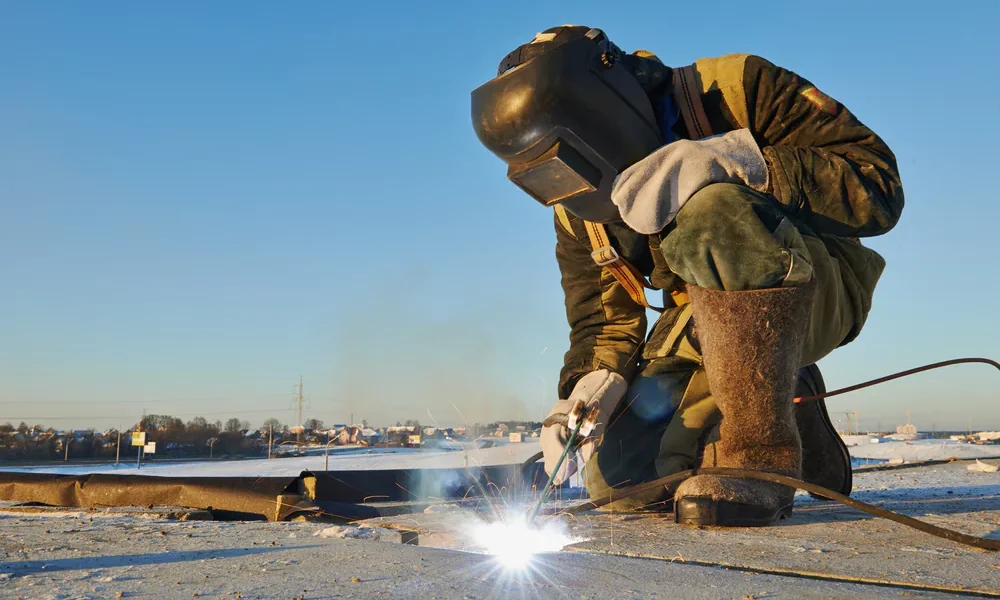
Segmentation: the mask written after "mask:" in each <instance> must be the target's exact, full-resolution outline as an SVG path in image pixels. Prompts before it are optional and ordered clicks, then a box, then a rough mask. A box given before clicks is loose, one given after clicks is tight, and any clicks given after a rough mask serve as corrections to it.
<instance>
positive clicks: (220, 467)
mask: <svg viewBox="0 0 1000 600" xmlns="http://www.w3.org/2000/svg"><path fill="white" fill-rule="evenodd" d="M538 451H539V444H538V440H531V441H528V442H524V443H520V444H504V445H502V446H496V447H493V448H476V447H470V448H468V449H466V450H464V451H455V450H437V449H435V450H424V449H410V448H360V449H351V450H342V451H338V452H336V453H331V454H330V457H329V470H331V471H359V470H378V469H432V468H452V469H454V468H464V467H465V466H466V465H468V466H469V467H476V466H493V465H505V464H513V463H521V462H524V461H526V460H528V458H530V457H531V455H532V454H535V453H536V452H538ZM323 466H324V457H323V456H322V455H319V456H300V457H294V458H275V459H271V460H268V459H266V458H265V459H254V460H230V461H191V462H169V463H157V462H156V461H155V460H154V461H151V462H148V463H145V464H143V466H142V469H140V470H139V471H138V472H137V471H136V466H135V462H134V459H133V461H123V462H122V463H121V464H119V465H118V466H117V467H116V466H115V465H114V463H111V464H107V465H99V464H98V465H94V464H89V465H73V464H72V463H70V464H69V465H63V464H62V463H52V464H51V465H45V466H35V467H15V466H11V467H5V466H0V471H18V472H22V473H23V472H32V473H58V474H62V475H85V474H91V473H129V474H133V475H135V474H139V475H159V476H162V477H284V476H291V477H294V476H296V475H298V474H299V473H301V472H302V471H322V470H323Z"/></svg>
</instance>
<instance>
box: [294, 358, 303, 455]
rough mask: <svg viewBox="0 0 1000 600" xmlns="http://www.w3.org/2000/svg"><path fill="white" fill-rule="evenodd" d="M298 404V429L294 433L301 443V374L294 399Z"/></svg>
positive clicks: (297, 440)
mask: <svg viewBox="0 0 1000 600" xmlns="http://www.w3.org/2000/svg"><path fill="white" fill-rule="evenodd" d="M295 400H296V402H297V404H298V421H297V423H298V425H299V429H298V430H297V431H296V433H295V441H296V442H299V443H302V376H301V375H299V393H298V397H297V398H296V399H295Z"/></svg>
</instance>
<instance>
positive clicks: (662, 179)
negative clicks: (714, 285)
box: [611, 129, 768, 235]
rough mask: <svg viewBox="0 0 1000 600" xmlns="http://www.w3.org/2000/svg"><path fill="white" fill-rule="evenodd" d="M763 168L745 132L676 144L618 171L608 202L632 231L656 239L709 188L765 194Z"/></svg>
mask: <svg viewBox="0 0 1000 600" xmlns="http://www.w3.org/2000/svg"><path fill="white" fill-rule="evenodd" d="M767 177H768V176H767V163H765V162H764V155H763V154H762V153H761V151H760V148H758V147H757V142H756V141H755V140H754V139H753V135H751V134H750V130H749V129H737V130H735V131H730V132H728V133H723V134H719V135H713V136H711V137H707V138H704V139H701V140H677V141H676V142H673V143H670V144H667V145H666V146H663V147H662V148H659V149H658V150H656V151H655V152H653V153H652V154H650V155H649V156H647V157H646V158H644V159H642V160H640V161H639V162H637V163H635V164H634V165H632V166H631V167H629V168H627V169H625V170H624V171H622V173H621V174H620V175H619V176H618V178H617V179H616V180H615V184H614V187H612V189H611V201H612V202H614V203H615V206H617V207H618V212H620V213H621V216H622V220H623V221H625V224H626V225H628V226H629V227H630V228H632V229H633V230H635V231H637V232H639V233H641V234H644V235H651V234H654V233H659V232H660V231H662V230H663V228H664V227H666V226H667V224H668V223H670V221H672V220H673V218H674V216H675V215H677V212H678V211H679V210H680V209H681V207H682V206H684V203H685V202H687V200H688V198H690V197H691V196H693V195H694V194H695V192H697V191H698V190H700V189H701V188H703V187H705V186H707V185H709V184H712V183H738V184H742V185H745V186H747V187H751V188H753V189H755V190H757V191H759V192H764V191H767Z"/></svg>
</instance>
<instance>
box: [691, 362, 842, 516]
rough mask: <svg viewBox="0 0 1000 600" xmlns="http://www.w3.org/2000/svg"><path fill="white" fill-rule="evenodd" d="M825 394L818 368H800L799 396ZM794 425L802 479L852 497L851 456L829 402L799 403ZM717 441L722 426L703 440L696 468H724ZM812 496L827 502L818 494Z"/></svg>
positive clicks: (707, 434)
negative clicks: (798, 441)
mask: <svg viewBox="0 0 1000 600" xmlns="http://www.w3.org/2000/svg"><path fill="white" fill-rule="evenodd" d="M824 392H826V384H825V383H824V382H823V375H822V373H820V370H819V367H818V366H816V365H809V366H808V367H803V368H802V369H799V377H798V382H797V384H796V387H795V396H796V397H801V396H814V395H816V394H822V393H824ZM795 426H796V428H797V429H798V430H799V438H800V439H801V440H802V480H803V481H807V482H809V483H815V484H816V485H820V486H823V487H825V488H827V489H831V490H833V491H835V492H840V493H841V494H844V495H845V496H850V495H851V490H852V489H853V479H852V476H851V475H852V474H851V454H850V451H849V450H848V449H847V445H846V444H845V443H844V440H843V439H842V438H841V437H840V434H839V433H837V429H836V428H835V427H834V426H833V422H832V421H831V420H830V415H829V413H827V411H826V403H825V402H824V401H823V400H822V399H820V400H810V401H808V402H802V403H800V404H796V405H795ZM718 441H719V426H718V425H716V426H715V427H713V428H712V429H710V430H709V431H707V432H706V434H705V435H704V436H703V438H702V440H701V452H700V453H699V455H698V459H697V460H696V461H695V465H694V466H695V468H701V467H719V466H721V464H720V462H719V461H720V451H719V447H718ZM810 495H812V496H813V497H814V498H816V499H818V500H826V498H822V497H820V496H816V495H815V494H810Z"/></svg>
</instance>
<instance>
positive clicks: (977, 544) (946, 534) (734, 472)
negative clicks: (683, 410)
mask: <svg viewBox="0 0 1000 600" xmlns="http://www.w3.org/2000/svg"><path fill="white" fill-rule="evenodd" d="M967 363H983V364H987V365H991V366H993V367H994V368H996V369H997V370H1000V363H998V362H997V361H995V360H990V359H988V358H956V359H952V360H945V361H941V362H936V363H931V364H927V365H923V366H920V367H916V368H913V369H907V370H906V371H900V372H898V373H893V374H892V375H886V376H885V377H879V378H877V379H871V380H868V381H864V382H862V383H859V384H856V385H852V386H848V387H844V388H840V389H836V390H833V391H829V392H824V393H822V394H815V395H812V396H802V397H800V398H796V399H795V402H796V403H799V402H808V401H810V400H821V399H823V398H830V397H832V396H839V395H840V394H846V393H848V392H853V391H856V390H860V389H864V388H867V387H872V386H875V385H879V384H881V383H885V382H887V381H892V380H894V379H901V378H903V377H908V376H910V375H915V374H917V373H923V372H924V371H930V370H932V369H938V368H941V367H947V366H951V365H959V364H967ZM540 458H542V453H541V452H538V453H536V454H534V455H533V456H531V458H529V459H528V460H527V461H525V462H524V465H523V466H524V468H527V467H528V466H530V465H532V464H534V463H535V462H536V461H537V460H538V459H540ZM694 475H718V476H721V477H737V478H740V479H757V480H760V481H769V482H772V483H778V484H781V485H785V486H788V487H792V488H796V489H800V490H804V491H806V492H809V493H811V494H815V495H817V496H822V497H823V498H828V499H830V500H833V501H835V502H839V503H841V504H843V505H845V506H849V507H851V508H853V509H855V510H859V511H861V512H864V513H867V514H870V515H873V516H876V517H881V518H883V519H888V520H890V521H894V522H896V523H900V524H902V525H906V526H907V527H912V528H914V529H917V530H919V531H923V532H924V533H929V534H931V535H934V536H937V537H940V538H944V539H946V540H950V541H953V542H957V543H960V544H965V545H967V546H972V547H974V548H980V549H983V550H991V551H1000V540H992V539H987V538H980V537H976V536H972V535H968V534H964V533H960V532H958V531H952V530H950V529H945V528H943V527H938V526H936V525H931V524H930V523H925V522H923V521H919V520H917V519H914V518H912V517H907V516H906V515H901V514H899V513H896V512H893V511H891V510H886V509H884V508H879V507H877V506H872V505H871V504H868V503H865V502H861V501H860V500H855V499H853V498H851V497H849V496H845V495H843V494H841V493H839V492H835V491H833V490H830V489H827V488H824V487H822V486H818V485H815V484H812V483H808V482H806V481H802V480H800V479H794V478H792V477H786V476H784V475H778V474H776V473H766V472H763V471H753V470H746V469H730V468H722V467H712V468H701V469H691V470H688V471H682V472H680V473H675V474H673V475H668V476H667V477H663V478H660V479H657V480H654V481H650V482H648V483H641V484H638V485H634V486H631V487H627V488H622V489H620V490H617V491H615V492H612V493H611V494H609V495H607V496H604V497H602V498H597V499H596V500H588V501H586V502H581V503H580V504H577V505H576V506H572V507H570V508H568V509H562V510H559V509H551V510H547V511H545V512H544V513H543V514H571V515H575V514H578V513H581V512H587V511H589V510H594V509H596V508H600V507H601V506H605V505H607V504H610V503H611V502H614V501H615V500H622V499H625V498H628V497H631V496H634V495H636V494H641V493H643V492H648V491H651V490H655V489H658V488H660V487H667V486H669V485H672V484H677V483H680V482H681V481H684V480H685V479H687V478H688V477H693V476H694Z"/></svg>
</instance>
